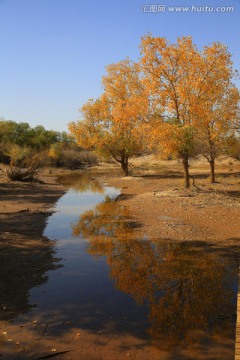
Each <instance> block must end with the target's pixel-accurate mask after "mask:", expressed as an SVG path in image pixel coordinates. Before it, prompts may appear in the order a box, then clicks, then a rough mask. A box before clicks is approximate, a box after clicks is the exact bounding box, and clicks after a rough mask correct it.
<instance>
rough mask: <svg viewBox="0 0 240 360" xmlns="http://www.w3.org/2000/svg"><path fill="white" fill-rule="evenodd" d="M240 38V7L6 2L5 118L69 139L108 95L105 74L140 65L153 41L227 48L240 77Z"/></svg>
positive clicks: (151, 1)
mask: <svg viewBox="0 0 240 360" xmlns="http://www.w3.org/2000/svg"><path fill="white" fill-rule="evenodd" d="M150 5H154V6H150ZM155 5H158V7H157V11H156V6H155ZM160 5H161V6H160ZM174 6H178V7H179V6H185V7H186V6H189V7H191V11H189V12H186V11H170V10H171V9H170V7H174ZM205 6H208V7H210V10H211V11H203V10H207V9H206V8H205ZM212 7H214V8H213V10H215V12H212ZM218 7H225V8H226V7H233V11H232V10H230V11H227V10H225V9H222V10H221V12H220V11H216V8H218ZM197 10H198V11H197ZM200 10H201V11H200ZM218 10H219V9H218ZM154 11H156V12H154ZM239 30H240V0H159V1H155V0H141V1H139V0H102V1H100V0H0V117H3V118H4V119H5V120H14V121H16V122H28V123H29V124H30V125H31V126H32V127H34V126H36V125H43V126H44V127H45V128H46V129H49V130H50V129H53V130H57V131H66V130H67V124H68V123H69V122H70V121H75V120H78V119H79V118H80V112H79V108H81V106H82V105H83V104H84V103H85V102H86V101H87V100H88V99H89V98H97V97H98V96H99V95H100V94H101V92H102V90H103V89H102V86H101V78H102V75H104V73H105V66H107V65H109V64H111V63H114V62H118V61H120V60H122V59H124V58H126V57H127V56H128V57H130V58H131V59H132V60H134V61H136V60H138V58H139V56H140V54H139V44H140V41H141V37H142V36H144V35H146V34H147V33H151V34H152V35H153V36H159V37H166V38H168V39H169V40H170V42H175V41H176V39H177V38H178V37H181V36H184V35H191V36H192V38H193V41H194V43H195V44H196V45H197V46H198V47H199V49H201V47H202V46H204V45H208V44H210V43H212V42H214V41H220V42H222V43H224V44H225V45H227V46H228V48H229V51H230V53H231V54H232V60H233V62H234V68H235V69H238V70H239V71H240V46H239V45H240V36H239V35H240V31H239Z"/></svg>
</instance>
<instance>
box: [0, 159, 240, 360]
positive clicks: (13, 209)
mask: <svg viewBox="0 0 240 360" xmlns="http://www.w3.org/2000/svg"><path fill="white" fill-rule="evenodd" d="M151 165H152V164H151ZM93 172H94V173H95V174H96V176H98V177H99V178H100V180H101V181H102V182H104V183H107V184H108V185H111V186H116V187H120V188H121V189H122V194H121V195H120V196H119V198H118V201H120V203H121V204H122V205H123V206H126V207H128V208H129V211H130V213H131V215H132V217H133V219H134V221H136V222H137V223H140V224H141V226H139V227H138V228H137V229H136V231H138V232H139V236H148V237H149V238H154V239H175V240H176V241H189V242H191V241H196V240H199V241H202V240H203V241H208V242H210V243H212V244H213V246H217V247H219V248H220V247H221V248H224V249H226V250H228V249H229V251H230V252H231V254H232V255H233V256H236V257H237V256H239V244H240V242H239V241H240V226H239V224H240V166H239V165H238V164H234V165H232V164H229V163H227V164H219V165H218V168H217V173H218V174H217V181H218V182H217V183H216V184H214V185H212V184H209V178H208V168H207V167H206V166H202V165H198V164H196V165H195V167H194V166H193V167H192V168H191V172H192V174H195V186H192V187H191V189H189V190H185V189H184V188H183V178H182V174H181V168H180V167H179V166H178V165H174V166H172V165H171V166H169V167H168V166H165V165H164V166H163V167H162V168H159V167H154V166H153V165H152V166H151V168H150V169H149V166H148V164H147V163H146V164H141V166H138V164H136V165H135V167H134V169H133V170H132V176H129V177H127V178H126V177H122V176H121V175H120V173H119V172H118V170H115V168H114V171H112V170H111V169H110V172H109V170H108V172H107V175H106V171H105V169H104V168H101V167H98V168H95V169H93ZM110 173H111V177H110V176H109V174H110ZM115 174H116V176H115ZM119 175H120V176H119ZM39 179H40V182H34V183H18V182H16V183H11V182H9V181H8V180H7V179H6V177H5V174H4V172H2V173H0V267H1V286H0V287H1V294H0V356H1V358H2V359H6V360H7V359H8V360H11V359H12V360H15V359H41V358H51V357H53V358H56V359H64V360H65V359H66V360H68V359H72V360H75V359H80V360H95V359H99V360H100V359H101V360H115V359H116V360H119V359H124V358H127V359H128V358H130V359H136V360H145V359H147V358H149V357H151V358H152V360H159V359H163V360H165V359H166V360H174V359H209V360H210V359H211V360H213V359H216V360H221V359H224V360H226V359H229V360H230V359H233V356H234V351H233V344H232V342H231V341H230V342H228V341H227V340H226V342H225V343H224V339H222V338H220V339H216V346H215V347H212V348H211V349H210V350H209V352H208V354H207V355H206V353H204V351H202V352H200V353H198V355H196V354H194V353H193V352H192V351H191V350H185V353H184V352H183V353H181V355H180V354H178V355H177V354H176V353H175V354H174V353H171V354H170V353H169V352H164V351H161V353H160V352H159V351H158V350H156V349H154V348H152V347H150V346H149V345H148V344H146V343H145V341H144V340H141V339H138V338H135V337H134V336H132V335H130V334H128V335H126V336H120V337H116V336H114V334H112V335H106V336H99V334H94V333H91V332H88V331H86V330H82V329H81V328H79V327H78V326H77V324H74V326H71V327H69V326H68V324H67V323H66V324H65V325H64V326H65V328H66V329H65V330H66V331H65V332H62V333H61V334H59V335H57V336H56V335H55V336H51V332H49V329H50V328H51V327H52V328H54V326H56V323H54V322H53V323H51V324H40V323H38V321H37V320H35V319H33V321H32V322H29V323H26V324H24V325H22V324H21V325H20V324H19V323H15V322H14V320H13V319H14V317H15V316H19V315H21V313H24V312H26V311H27V310H28V309H29V308H31V307H34V306H35V304H29V302H28V294H29V291H30V289H31V288H32V287H35V286H38V285H41V284H42V283H44V282H46V281H47V278H46V275H45V273H46V271H48V270H50V269H55V268H57V267H58V266H60V265H58V259H56V257H55V253H54V246H53V244H52V242H51V241H50V240H49V239H47V238H45V237H44V236H43V230H44V228H45V225H46V221H47V218H48V216H49V215H50V214H51V212H52V211H53V210H52V208H53V206H54V204H55V203H56V201H57V200H58V199H59V198H60V197H61V196H62V195H63V194H64V192H65V191H66V190H65V189H64V187H62V186H61V185H58V184H56V182H55V177H54V176H53V174H48V172H46V171H45V172H44V173H42V175H40V176H39ZM46 326H47V329H46ZM45 329H46V331H45Z"/></svg>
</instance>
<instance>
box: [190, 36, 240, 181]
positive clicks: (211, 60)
mask: <svg viewBox="0 0 240 360" xmlns="http://www.w3.org/2000/svg"><path fill="white" fill-rule="evenodd" d="M199 70H200V72H201V81H200V82H199V84H198V87H197V94H198V99H199V104H200V105H201V106H200V108H199V109H200V111H199V116H198V123H197V124H196V126H197V130H198V141H199V148H200V153H201V154H202V155H203V156H204V157H205V158H206V159H207V160H208V162H209V164H210V178H211V182H212V183H214V182H215V159H216V157H217V156H218V155H219V154H221V153H223V152H224V151H225V150H226V145H228V139H229V138H232V137H234V135H235V133H236V131H237V129H238V128H239V124H240V121H239V119H240V117H239V100H240V93H239V90H238V89H237V87H236V85H235V84H234V79H235V78H236V77H237V76H238V74H237V72H236V71H234V70H233V66H232V61H231V54H230V53H229V52H228V49H227V47H226V46H225V45H223V44H221V43H219V42H217V43H213V44H211V45H209V46H205V47H204V48H203V51H202V52H201V63H199Z"/></svg>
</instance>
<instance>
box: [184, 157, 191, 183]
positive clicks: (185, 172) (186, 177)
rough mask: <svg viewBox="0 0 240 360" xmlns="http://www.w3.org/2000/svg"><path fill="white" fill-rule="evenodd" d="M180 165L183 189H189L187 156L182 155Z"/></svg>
mask: <svg viewBox="0 0 240 360" xmlns="http://www.w3.org/2000/svg"><path fill="white" fill-rule="evenodd" d="M182 163H183V172H184V177H185V187H186V188H189V187H190V176H189V164H188V155H184V156H183V157H182Z"/></svg>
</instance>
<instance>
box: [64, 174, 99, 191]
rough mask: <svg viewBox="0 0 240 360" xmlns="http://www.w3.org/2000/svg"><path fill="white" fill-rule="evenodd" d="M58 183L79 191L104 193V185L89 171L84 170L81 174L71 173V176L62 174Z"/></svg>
mask: <svg viewBox="0 0 240 360" xmlns="http://www.w3.org/2000/svg"><path fill="white" fill-rule="evenodd" d="M58 183H59V184H61V185H63V186H65V187H66V188H68V189H71V190H75V191H77V192H86V191H91V192H94V193H99V194H103V193H104V188H103V186H102V185H101V184H100V183H99V182H98V181H97V180H95V179H94V178H93V177H91V174H88V173H87V172H83V173H82V174H81V175H79V174H71V176H69V175H63V176H60V177H59V178H58Z"/></svg>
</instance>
